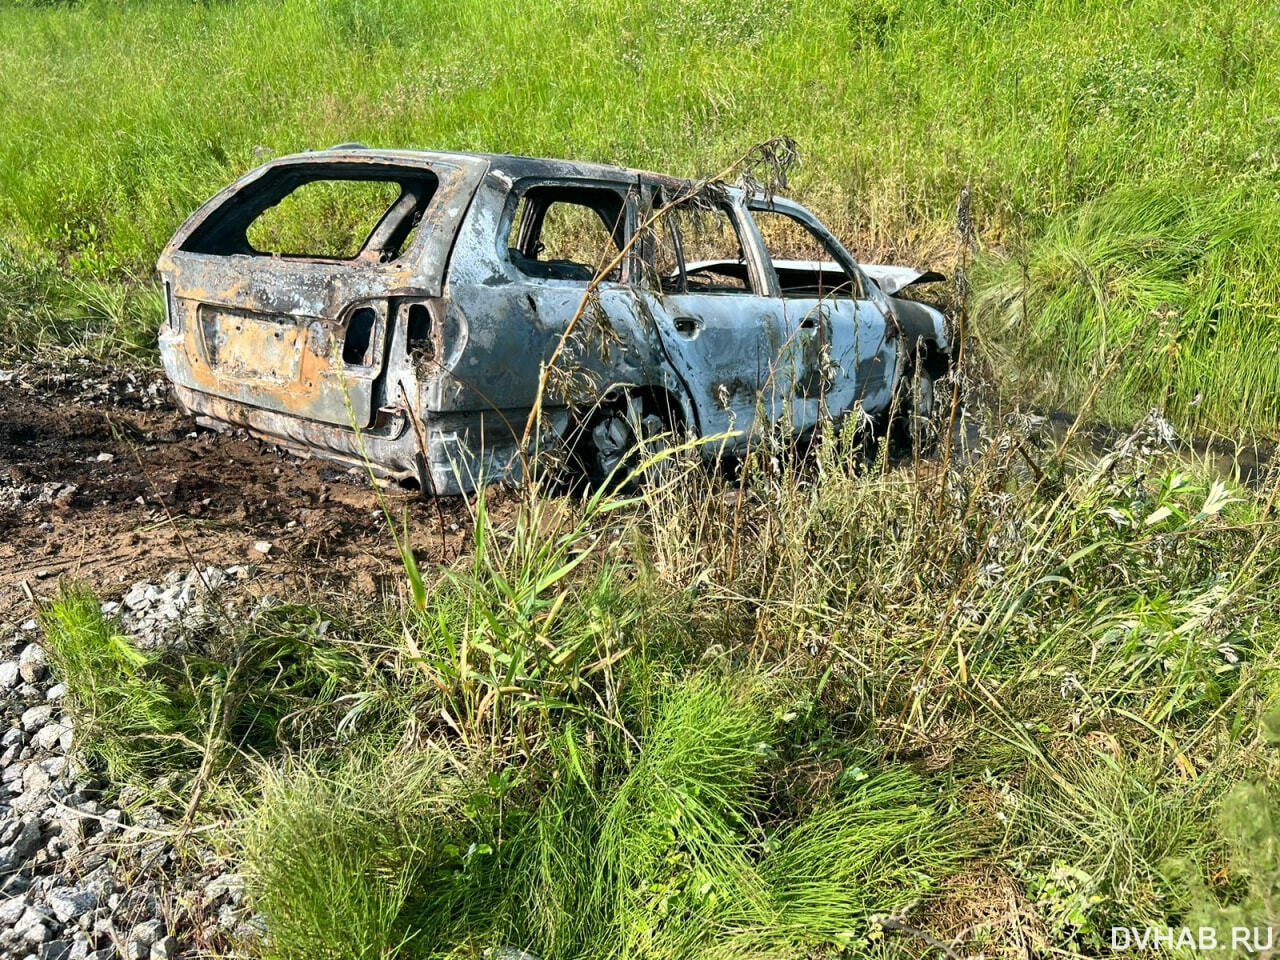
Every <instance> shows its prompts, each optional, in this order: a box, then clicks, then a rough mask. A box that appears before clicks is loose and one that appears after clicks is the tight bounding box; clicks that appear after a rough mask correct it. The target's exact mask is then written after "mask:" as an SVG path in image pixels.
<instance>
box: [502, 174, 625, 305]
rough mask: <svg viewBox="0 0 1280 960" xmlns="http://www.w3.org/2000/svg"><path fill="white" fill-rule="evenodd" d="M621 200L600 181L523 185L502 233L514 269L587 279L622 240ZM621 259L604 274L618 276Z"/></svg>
mask: <svg viewBox="0 0 1280 960" xmlns="http://www.w3.org/2000/svg"><path fill="white" fill-rule="evenodd" d="M626 233H627V224H626V201H625V198H624V196H623V194H622V193H620V192H617V191H614V190H610V189H608V188H605V187H571V186H559V185H548V186H537V187H531V188H530V189H528V190H526V191H525V192H524V193H523V194H522V195H521V197H520V205H519V207H518V208H517V210H516V216H515V219H514V220H513V221H512V225H511V232H510V234H509V235H508V237H507V255H508V257H509V258H510V260H511V263H512V264H513V265H514V266H515V268H516V269H517V270H519V271H520V272H521V273H524V274H526V275H528V276H531V277H538V278H540V279H544V280H570V281H576V282H579V283H590V282H591V280H592V279H594V277H595V275H596V272H597V271H598V270H600V269H601V268H603V267H604V266H605V265H606V264H608V263H609V261H610V260H612V259H613V258H614V257H615V256H616V255H617V254H618V252H619V251H620V250H622V248H623V246H624V245H625V244H626ZM621 274H622V270H621V264H619V265H618V266H616V267H614V268H613V269H612V270H610V271H609V273H608V275H607V276H606V277H605V279H607V280H612V281H617V280H619V279H621Z"/></svg>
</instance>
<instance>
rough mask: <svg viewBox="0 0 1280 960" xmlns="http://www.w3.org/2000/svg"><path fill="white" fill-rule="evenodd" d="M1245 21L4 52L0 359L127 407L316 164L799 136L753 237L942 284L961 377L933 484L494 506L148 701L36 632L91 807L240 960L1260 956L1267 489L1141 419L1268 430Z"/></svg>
mask: <svg viewBox="0 0 1280 960" xmlns="http://www.w3.org/2000/svg"><path fill="white" fill-rule="evenodd" d="M1274 14H1275V11H1274V10H1270V11H1268V10H1266V9H1264V7H1263V5H1261V4H1258V3H1245V2H1240V3H1234V2H1228V0H1207V2H1205V3H1203V4H1200V5H1198V6H1194V7H1192V8H1189V9H1183V8H1175V7H1174V5H1172V4H1171V3H1169V2H1168V0H1132V2H1129V3H1126V4H1113V3H1101V2H1086V0H1040V2H1030V0H1028V2H1017V0H1004V2H995V0H975V2H961V0H848V2H844V0H836V2H831V0H824V2H818V0H794V2H790V3H787V2H779V3H765V2H763V0H745V2H737V3H730V2H728V0H639V2H628V3H624V2H622V0H598V2H587V0H514V2H512V3H506V4H482V3H478V2H471V0H468V2H462V3H448V4H445V3H434V2H428V3H421V2H420V3H412V2H409V0H366V2H355V0H331V2H322V0H238V2H229V0H224V2H218V0H207V2H189V0H182V2H179V0H148V2H142V0H125V2H115V3H111V2H106V0H99V2H95V0H83V2H79V3H56V4H47V3H41V2H16V3H14V2H10V3H9V4H8V5H7V6H5V7H3V8H2V9H0V103H3V104H4V110H3V112H0V336H2V338H3V341H4V345H3V346H2V347H0V359H3V360H4V361H5V362H9V361H11V360H14V359H17V358H21V357H24V356H29V355H30V354H31V352H32V351H33V350H38V349H51V350H57V349H72V350H76V351H80V352H87V353H91V354H95V355H98V356H104V357H110V358H112V359H119V358H120V357H122V356H133V357H136V358H138V359H139V360H142V361H144V362H145V361H146V360H147V358H148V357H150V356H151V353H152V350H153V348H152V345H151V341H150V338H151V337H152V336H153V331H154V329H155V326H156V325H157V324H158V316H159V313H160V305H159V301H158V298H157V297H156V294H155V290H154V288H153V285H152V280H151V269H152V263H153V260H154V258H155V255H156V253H157V251H158V249H159V247H160V245H161V244H162V243H163V242H164V241H165V240H166V239H167V238H168V236H169V235H170V233H171V232H172V231H173V229H174V228H175V227H176V226H177V225H178V223H180V222H181V221H182V220H183V219H184V218H185V216H186V215H187V214H188V213H189V212H190V211H191V210H192V209H194V207H195V206H196V205H197V204H199V203H200V202H201V201H202V200H203V199H205V198H206V197H207V196H208V195H209V194H211V193H212V192H213V191H214V190H216V189H217V188H219V187H221V186H222V185H223V184H225V182H226V181H227V180H228V179H230V178H231V177H232V176H234V175H236V174H238V173H240V172H242V171H244V170H246V169H248V168H249V167H251V166H253V165H254V164H255V163H257V162H259V161H260V160H261V159H262V158H263V157H266V156H272V155H278V154H282V153H286V152H291V151H295V150H300V149H304V148H307V147H321V146H326V145H329V144H332V143H336V142H343V141H352V140H357V141H363V142H366V143H369V144H375V145H382V146H422V147H439V148H450V149H475V150H494V151H511V152H517V153H532V154H544V155H560V156H572V157H580V158H586V159H594V160H602V161H611V162H621V163H628V164H631V165H635V166H642V167H651V168H656V169H661V170H667V171H670V172H673V173H682V174H689V175H695V176H696V175H701V174H705V173H707V172H709V171H713V170H718V169H722V168H723V167H725V165H726V164H728V163H729V162H731V161H732V160H733V159H734V158H735V157H738V156H740V155H742V154H743V152H744V151H745V150H747V149H748V148H749V147H750V146H751V145H752V144H754V143H756V142H759V141H762V140H765V139H766V138H768V137H770V136H773V135H778V134H785V135H789V136H792V137H794V138H795V139H796V141H797V142H798V144H799V147H800V149H801V153H802V157H803V164H802V166H801V167H800V168H799V169H798V171H796V172H795V176H794V179H793V183H792V190H791V192H792V194H793V195H795V196H796V197H797V198H798V199H800V200H801V201H803V202H806V203H807V204H809V205H810V206H811V207H812V208H813V209H815V211H817V212H818V213H819V214H820V215H822V216H823V217H824V218H825V219H826V220H827V221H828V222H829V223H831V224H832V225H833V227H835V229H836V230H837V232H839V233H842V234H843V235H844V236H845V237H846V238H847V240H848V243H849V246H850V247H851V249H853V250H854V252H855V253H856V254H858V255H859V256H861V257H862V258H863V259H866V260H869V261H870V260H888V259H892V260H900V261H907V262H920V263H924V262H930V263H932V264H933V265H935V266H937V267H939V268H941V269H943V270H945V271H948V272H954V271H956V270H957V269H960V270H963V271H964V276H965V278H966V280H967V284H968V285H969V289H970V290H971V294H970V295H969V296H968V297H966V298H965V299H964V300H963V303H962V302H961V298H960V297H959V296H956V295H955V292H953V296H952V300H953V303H952V306H953V307H956V308H959V307H961V306H963V307H965V309H966V312H967V318H968V322H969V324H970V329H971V332H973V333H976V335H977V339H976V341H975V345H976V346H979V347H980V349H978V350H975V351H974V352H973V356H972V357H971V360H973V361H974V362H972V363H970V364H967V365H966V368H965V370H964V380H965V382H966V386H967V387H969V388H971V390H972V393H971V397H970V399H972V400H973V401H974V402H973V403H972V415H973V417H974V423H975V430H976V431H977V432H978V434H979V442H978V443H977V444H976V449H975V450H974V451H964V452H963V453H962V451H959V450H957V451H954V456H952V455H951V453H948V454H947V455H945V456H944V457H942V458H940V459H937V460H929V461H925V462H916V463H911V464H895V465H891V464H888V463H886V462H885V461H884V460H883V459H880V460H876V461H874V462H873V463H871V464H868V463H867V458H866V456H865V453H864V452H863V451H858V450H854V449H850V446H849V445H850V444H852V443H853V442H854V439H853V438H849V437H847V436H846V437H841V438H835V437H829V438H826V440H827V442H824V443H822V444H821V445H820V446H819V449H818V450H817V451H816V452H811V453H810V454H809V455H808V456H806V457H801V458H797V457H794V456H791V455H790V451H788V450H787V449H785V448H784V447H785V445H784V444H782V443H781V442H780V441H778V442H777V443H776V444H775V440H774V438H761V446H759V447H758V448H757V450H756V452H755V454H754V455H753V456H752V457H751V458H749V459H748V462H746V463H745V464H743V465H742V467H741V473H740V475H739V476H738V477H737V479H734V480H730V479H729V478H728V477H727V476H726V475H723V474H721V473H717V472H714V471H710V470H707V469H703V468H700V467H698V466H695V465H693V464H685V463H684V462H683V460H682V456H683V455H682V454H679V453H677V454H675V455H673V459H674V460H675V461H677V462H676V464H675V466H673V467H671V468H670V469H669V470H667V471H665V472H664V473H663V480H662V482H661V483H660V484H657V485H651V486H649V487H647V488H646V489H645V490H644V492H643V493H642V494H638V495H635V496H633V497H630V498H626V497H623V496H622V495H621V494H608V493H605V492H597V493H594V494H584V495H582V496H580V497H575V498H552V497H542V496H539V495H538V494H537V491H531V492H530V493H529V495H527V496H525V497H523V498H522V501H521V505H520V507H519V509H518V511H517V512H516V515H515V517H514V519H511V520H510V521H509V522H505V523H502V524H497V523H495V522H494V521H493V520H492V518H491V517H490V516H489V514H488V512H487V509H486V500H485V497H484V496H483V495H481V496H479V497H477V498H475V500H474V501H473V503H472V504H471V509H472V520H473V526H474V537H473V542H472V546H471V548H470V549H469V550H468V551H466V555H465V557H464V558H463V559H461V560H459V561H457V562H455V563H453V564H451V565H448V566H444V567H441V568H438V569H426V568H420V567H419V566H418V563H417V561H416V560H415V559H414V549H413V548H414V544H412V543H402V544H401V547H402V551H401V555H402V557H403V566H404V571H403V586H402V589H400V590H399V591H394V592H392V593H389V594H388V595H387V596H385V597H379V598H375V597H368V598H367V600H366V602H363V605H360V604H359V603H357V601H355V600H351V599H347V600H341V601H340V600H336V599H334V598H332V597H327V596H326V597H314V598H305V597H303V598H298V601H299V602H298V603H296V604H295V605H292V606H288V607H284V608H279V609H276V610H273V611H267V612H265V613H262V614H259V615H258V616H256V617H255V618H253V619H250V620H247V621H245V622H238V623H234V624H226V625H224V626H223V627H222V628H220V629H211V630H210V631H209V635H207V636H200V637H196V638H193V640H194V642H193V643H192V644H191V645H190V646H189V648H188V652H186V653H182V652H179V651H176V650H171V651H164V652H156V651H146V652H144V651H141V650H139V649H137V648H136V646H135V645H134V643H133V641H132V640H131V639H130V638H129V637H128V636H127V635H126V634H125V633H124V632H123V631H122V629H121V627H120V625H119V624H118V623H116V622H114V621H112V620H111V619H110V618H107V617H104V616H103V615H102V614H101V613H100V612H99V606H98V604H97V602H96V599H95V598H94V597H93V596H92V594H90V593H88V592H86V591H85V590H84V589H83V588H81V587H76V586H73V585H70V584H68V585H64V586H63V589H62V593H61V595H60V598H59V599H57V600H56V602H53V603H52V604H47V605H45V606H44V608H43V610H42V613H41V616H42V620H43V624H44V628H45V631H46V639H47V644H48V646H49V650H50V658H51V663H52V665H53V668H54V670H55V672H56V673H57V674H58V676H59V677H60V678H61V679H62V680H63V681H64V682H66V684H67V686H68V693H67V702H68V705H69V709H70V710H71V711H72V713H73V715H74V717H75V720H76V729H77V730H79V731H81V734H80V736H81V741H80V748H81V749H82V751H83V752H84V754H85V758H86V760H87V761H88V762H89V763H91V764H93V765H94V766H95V767H97V768H99V769H101V770H102V771H103V772H104V774H105V775H106V776H108V777H109V778H110V780H111V781H112V782H113V783H116V784H121V785H130V786H132V787H135V788H137V789H138V790H141V791H142V792H143V794H144V796H145V798H146V799H148V800H150V801H154V802H156V803H158V804H160V805H162V806H163V807H165V808H167V809H169V810H172V811H174V812H175V813H176V814H180V815H183V816H184V817H185V819H186V822H187V823H199V824H200V829H199V830H197V831H195V832H194V833H193V834H192V835H191V836H192V837H193V838H194V839H192V840H190V842H191V843H193V844H200V843H214V844H216V845H217V846H218V848H219V851H220V852H221V853H223V854H224V855H226V856H228V857H230V858H231V859H233V860H234V861H235V862H236V863H237V865H238V869H239V870H240V871H242V872H243V874H244V876H245V877H246V879H247V881H248V884H249V890H250V893H251V897H252V901H253V904H254V907H255V909H257V910H259V911H261V913H262V915H263V916H264V918H265V923H266V927H265V929H266V935H265V939H264V940H263V941H262V942H259V943H250V944H242V945H237V946H235V949H238V950H242V951H245V952H248V953H249V955H253V956H261V957H264V958H271V960H277V958H278V960H295V958H296V960H310V958H315V957H326V958H334V960H339V958H342V960H345V958H351V960H357V958H359V960H373V958H380V960H402V958H403V960H416V958H445V957H449V958H454V957H457V958H462V957H468V958H475V957H481V956H488V957H490V958H492V960H502V954H501V953H495V952H488V953H487V952H486V951H498V950H500V949H501V948H504V947H509V948H514V949H523V950H528V951H531V952H532V953H533V954H535V955H537V956H538V957H541V958H543V960H624V958H625V960H641V958H643V960H693V958H720V957H723V958H725V960H728V958H731V957H732V958H739V957H749V958H761V960H763V958H770V960H773V958H778V960H783V958H830V957H837V956H840V957H851V958H891V957H892V958H897V957H904V958H905V957H926V956H928V957H941V956H965V957H976V956H979V955H982V956H986V957H1010V958H1013V957H1022V958H1025V957H1077V956H1089V957H1093V956H1107V955H1114V954H1113V953H1112V952H1111V951H1110V950H1109V943H1110V940H1109V935H1108V933H1109V930H1110V928H1111V927H1112V926H1124V927H1146V926H1157V927H1161V928H1163V927H1165V926H1170V925H1172V926H1175V927H1177V926H1179V925H1182V924H1184V923H1190V924H1194V925H1202V924H1203V925H1209V926H1223V925H1230V924H1233V923H1234V924H1241V923H1248V924H1252V925H1258V926H1263V925H1268V924H1270V925H1272V926H1280V917H1277V915H1276V907H1275V904H1276V902H1277V901H1276V894H1275V891H1276V889H1277V887H1276V885H1277V884H1278V883H1280V876H1277V874H1276V866H1275V865H1276V862H1277V861H1276V857H1275V856H1274V855H1273V852H1274V851H1275V850H1276V844H1277V842H1280V840H1278V839H1277V837H1278V835H1280V790H1277V788H1276V786H1275V784H1276V782H1277V779H1278V778H1280V645H1278V644H1277V638H1278V637H1280V607H1278V606H1277V593H1276V590H1275V585H1276V583H1277V582H1278V580H1280V576H1278V574H1280V526H1278V525H1277V523H1276V519H1275V517H1276V500H1277V497H1278V496H1280V478H1278V477H1277V476H1276V475H1275V473H1274V471H1273V472H1272V473H1270V474H1266V475H1264V476H1262V477H1261V478H1258V479H1257V480H1256V482H1254V483H1251V484H1250V485H1243V486H1242V485H1237V484H1236V483H1234V482H1233V481H1230V480H1227V479H1224V478H1222V477H1221V476H1220V475H1219V474H1218V473H1216V472H1215V471H1214V470H1212V469H1210V468H1209V466H1208V465H1207V464H1200V463H1196V462H1194V461H1189V460H1187V459H1186V458H1185V457H1183V456H1180V455H1176V454H1174V453H1172V452H1170V450H1169V448H1168V444H1167V443H1165V442H1164V439H1163V437H1164V436H1165V434H1166V432H1167V421H1166V420H1165V419H1163V417H1161V416H1158V415H1153V416H1150V417H1148V416H1146V414H1147V411H1148V410H1150V409H1152V408H1156V409H1159V410H1163V411H1164V416H1167V417H1168V418H1169V419H1170V420H1172V421H1173V422H1174V423H1175V424H1176V425H1177V426H1178V427H1183V426H1187V427H1189V428H1192V429H1199V430H1217V431H1222V432H1224V433H1228V434H1230V435H1232V436H1235V437H1240V436H1242V435H1244V434H1246V433H1248V432H1250V431H1258V432H1260V433H1263V434H1270V435H1272V436H1275V435H1277V434H1280V360H1278V359H1277V358H1278V357H1280V324H1277V323H1276V322H1275V320H1274V316H1275V314H1276V312H1277V310H1278V309H1280V269H1278V268H1280V254H1277V253H1276V252H1275V250H1276V245H1275V241H1274V237H1275V236H1276V232H1277V231H1276V228H1277V227H1280V85H1278V84H1277V83H1276V77H1277V75H1278V74H1280V17H1276V16H1275V15H1274ZM566 25H567V26H566ZM966 188H967V189H968V199H967V201H962V200H961V195H962V191H964V190H965V189H966ZM307 227H308V225H307V224H306V223H299V224H294V225H292V229H297V230H306V229H307ZM959 292H960V293H961V294H963V287H961V288H960V290H959ZM978 370H982V371H983V376H981V377H978V376H977V375H976V371H978ZM990 396H1002V397H1003V398H1004V399H1010V398H1012V399H1013V400H1014V401H1016V403H1015V405H1014V408H1012V409H1013V412H1012V415H1006V414H1009V412H1010V409H1011V408H1008V407H1006V408H1001V415H999V416H995V415H992V413H991V408H992V406H993V405H991V404H986V403H979V402H977V401H978V400H980V399H982V400H985V399H987V398H988V397H990ZM1047 404H1055V405H1062V406H1065V407H1067V408H1068V409H1071V410H1076V409H1081V408H1085V410H1084V412H1085V413H1086V414H1087V416H1088V417H1089V418H1091V419H1095V420H1106V421H1110V422H1112V423H1115V424H1137V425H1136V426H1133V427H1132V428H1131V429H1130V428H1127V427H1126V428H1125V429H1122V430H1120V431H1119V432H1118V433H1117V434H1116V436H1115V439H1114V440H1112V441H1111V442H1110V443H1109V445H1108V446H1107V447H1106V449H1103V450H1101V451H1099V450H1097V449H1093V448H1091V447H1090V445H1089V444H1090V442H1092V441H1094V440H1095V439H1096V437H1097V436H1100V435H1101V434H1098V435H1093V434H1090V433H1089V432H1088V431H1082V432H1080V433H1078V434H1073V435H1072V436H1069V437H1068V438H1067V439H1066V440H1061V438H1058V439H1055V438H1054V437H1053V436H1052V435H1051V434H1048V433H1044V432H1042V428H1041V427H1040V426H1039V425H1038V424H1040V423H1041V422H1042V421H1041V420H1040V419H1038V418H1037V417H1034V416H1023V415H1021V411H1022V410H1026V409H1028V408H1029V407H1036V406H1038V405H1047ZM1018 407H1020V409H1017V408H1018ZM1060 440H1061V442H1059V441H1060ZM1086 441H1088V442H1086ZM387 521H388V537H395V536H396V535H397V531H398V529H399V525H398V524H397V523H396V518H394V517H392V516H390V515H388V517H387ZM322 622H323V623H326V624H329V626H328V628H327V629H325V630H324V631H321V630H319V629H318V628H317V624H319V623H322ZM191 651H199V652H198V654H197V653H193V652H191ZM265 665H270V669H269V670H268V669H264V666H265ZM267 678H269V679H267ZM1223 939H1224V940H1229V937H1224V938H1223ZM948 945H949V946H948ZM220 946H221V947H223V948H227V947H228V945H226V944H221V945H220ZM948 950H950V951H951V952H950V953H948ZM1224 955H1225V954H1224Z"/></svg>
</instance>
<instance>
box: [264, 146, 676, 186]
mask: <svg viewBox="0 0 1280 960" xmlns="http://www.w3.org/2000/svg"><path fill="white" fill-rule="evenodd" d="M463 159H471V160H483V161H485V162H486V163H487V164H488V165H489V169H490V170H491V171H494V172H496V173H499V174H503V175H505V176H507V177H510V178H511V179H513V180H518V179H523V178H525V177H581V178H583V179H590V180H615V181H617V180H633V179H635V178H637V177H642V178H644V179H645V180H649V181H651V182H658V183H661V184H663V185H664V186H667V187H668V188H678V189H683V188H688V187H693V186H694V185H695V184H696V183H697V181H695V180H691V179H689V178H687V177H673V176H670V175H668V174H663V173H657V172H655V171H652V170H639V169H635V168H633V167H621V166H615V165H613V164H607V163H590V162H586V161H581V160H559V159H554V158H551V157H526V156H519V155H516V154H511V153H470V152H466V151H460V150H388V149H382V148H378V147H366V146H364V145H363V144H357V143H344V144H340V145H338V146H336V147H329V148H327V149H325V150H308V151H305V152H303V153H293V154H289V155H287V156H282V157H277V158H275V159H273V160H270V161H268V162H267V163H266V164H265V165H264V166H277V165H280V166H283V165H294V164H307V163H352V162H355V163H360V162H368V161H381V162H390V163H397V162H399V163H406V164H413V165H418V164H422V163H424V162H430V161H432V160H443V161H448V160H463Z"/></svg>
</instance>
